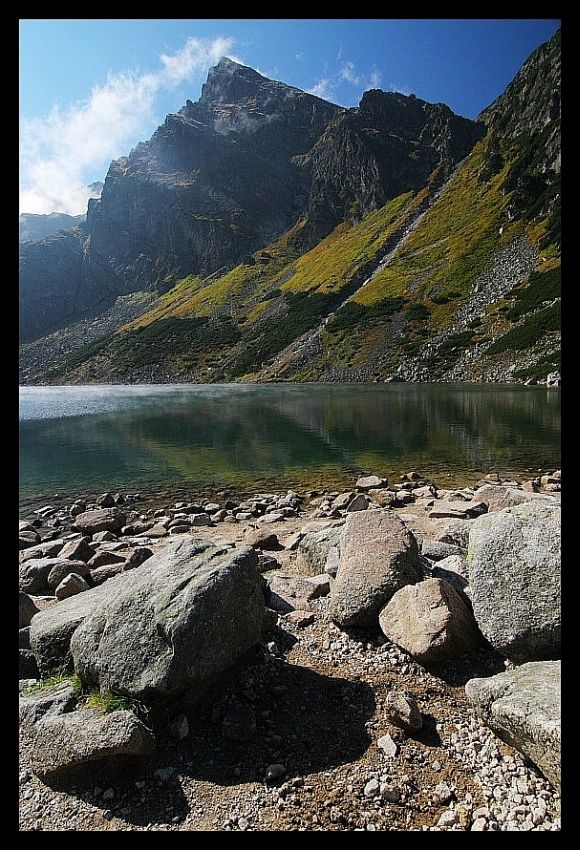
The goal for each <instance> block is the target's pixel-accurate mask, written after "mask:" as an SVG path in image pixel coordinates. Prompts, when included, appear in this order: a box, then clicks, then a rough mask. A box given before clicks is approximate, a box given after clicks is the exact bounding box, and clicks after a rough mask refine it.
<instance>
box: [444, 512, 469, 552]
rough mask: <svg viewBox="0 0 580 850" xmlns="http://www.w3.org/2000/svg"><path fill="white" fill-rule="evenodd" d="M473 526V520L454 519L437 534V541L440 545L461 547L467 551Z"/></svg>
mask: <svg viewBox="0 0 580 850" xmlns="http://www.w3.org/2000/svg"><path fill="white" fill-rule="evenodd" d="M472 524H473V520H471V519H453V520H451V522H448V523H447V524H446V525H445V527H444V528H443V529H442V530H441V531H440V532H439V534H437V536H436V537H435V540H437V541H438V542H440V543H450V544H451V545H452V546H459V548H460V549H467V547H468V545H469V530H470V528H471V526H472Z"/></svg>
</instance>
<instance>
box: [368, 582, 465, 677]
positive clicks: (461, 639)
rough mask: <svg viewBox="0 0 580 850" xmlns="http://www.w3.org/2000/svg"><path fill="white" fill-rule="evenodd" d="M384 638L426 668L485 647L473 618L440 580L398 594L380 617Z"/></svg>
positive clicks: (406, 589)
mask: <svg viewBox="0 0 580 850" xmlns="http://www.w3.org/2000/svg"><path fill="white" fill-rule="evenodd" d="M379 624H380V626H381V629H382V631H383V634H384V635H385V636H386V637H388V638H389V640H391V641H392V642H393V643H396V644H397V645H398V646H400V647H402V648H403V649H404V650H405V651H406V652H408V653H409V654H410V655H412V656H413V658H416V659H417V661H420V662H422V663H424V664H431V663H433V662H436V661H445V660H446V659H448V658H456V657H457V656H459V655H463V654H464V653H465V652H470V651H471V650H472V649H475V648H476V647H477V646H479V644H480V643H481V634H480V632H479V629H478V628H477V625H476V623H475V620H474V619H473V614H472V613H471V611H470V610H469V608H468V606H467V604H466V603H465V602H464V600H463V599H462V597H461V596H460V595H459V593H457V591H456V590H454V589H453V587H451V585H450V584H447V582H446V581H442V580H441V579H438V578H430V579H427V580H426V581H422V582H420V583H419V584H415V585H409V586H407V587H403V588H402V589H401V590H399V591H397V593H395V595H394V596H393V598H392V599H391V601H390V602H389V603H388V605H386V606H385V607H384V608H383V609H382V611H381V613H380V615H379Z"/></svg>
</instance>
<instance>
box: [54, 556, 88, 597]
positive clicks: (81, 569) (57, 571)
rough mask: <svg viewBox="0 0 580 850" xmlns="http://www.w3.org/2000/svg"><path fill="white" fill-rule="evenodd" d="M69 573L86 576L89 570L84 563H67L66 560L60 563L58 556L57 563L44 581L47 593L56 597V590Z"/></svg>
mask: <svg viewBox="0 0 580 850" xmlns="http://www.w3.org/2000/svg"><path fill="white" fill-rule="evenodd" d="M71 573H76V574H77V575H78V576H88V575H89V574H90V569H89V567H88V566H87V564H85V562H84V561H68V560H66V559H63V560H62V561H61V560H60V556H59V558H58V563H56V564H55V565H54V567H53V568H52V569H51V571H50V572H49V574H48V578H47V580H46V583H47V584H48V589H49V591H50V592H51V593H53V594H54V595H55V596H56V588H57V587H58V586H59V584H60V583H61V582H62V580H63V579H64V578H66V577H67V576H68V575H70V574H71Z"/></svg>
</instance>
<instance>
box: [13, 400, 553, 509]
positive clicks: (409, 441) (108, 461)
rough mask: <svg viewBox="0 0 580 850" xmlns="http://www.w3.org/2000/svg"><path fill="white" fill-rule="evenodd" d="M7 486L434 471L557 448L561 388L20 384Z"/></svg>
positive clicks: (113, 485)
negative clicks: (14, 464) (16, 473)
mask: <svg viewBox="0 0 580 850" xmlns="http://www.w3.org/2000/svg"><path fill="white" fill-rule="evenodd" d="M20 405H21V410H20V416H21V422H20V496H21V500H25V501H29V500H31V499H34V498H36V497H38V496H39V495H40V494H44V495H50V494H52V493H55V492H60V493H61V494H63V495H65V494H66V495H80V494H83V493H87V494H91V493H96V492H99V491H103V490H107V489H113V490H124V491H129V492H130V491H131V490H141V491H142V492H145V491H148V490H153V489H155V488H159V487H162V488H166V489H170V488H171V487H177V486H178V485H181V486H185V487H186V488H191V490H192V492H194V491H195V489H196V488H198V489H199V488H209V489H224V488H230V489H234V490H240V491H250V490H252V489H260V488H261V489H264V488H268V489H272V488H275V489H281V488H283V487H286V486H294V487H299V488H302V489H304V488H305V487H307V488H312V487H320V486H331V487H335V488H339V487H341V486H346V485H348V484H350V483H352V479H353V476H354V475H356V474H357V473H358V472H360V471H369V472H376V473H379V474H384V475H390V476H391V477H393V476H398V475H400V474H401V472H405V471H409V470H410V469H418V470H419V471H420V472H422V473H423V474H424V475H426V476H427V477H429V478H431V479H433V480H435V481H437V480H439V481H440V482H450V483H468V482H470V481H475V480H477V478H478V477H480V473H481V472H487V471H489V470H490V469H492V468H494V467H497V468H498V470H500V471H502V472H505V473H509V474H513V475H522V474H524V473H525V472H526V470H536V469H538V468H541V467H550V466H556V465H558V464H559V460H560V445H559V440H560V394H559V391H558V390H552V389H546V388H543V387H521V386H517V387H508V386H488V385H465V384H464V385H461V384H459V385H458V384H455V385H453V384H387V385H378V384H373V385H361V384H347V385H344V384H342V385H333V384H322V385H321V384H301V385H296V384H291V385H281V384H275V385H272V384H270V385H258V386H255V385H237V384H236V385H221V386H207V385H201V386H199V385H198V386H139V387H127V386H122V387H94V386H91V387H25V388H22V389H21V392H20Z"/></svg>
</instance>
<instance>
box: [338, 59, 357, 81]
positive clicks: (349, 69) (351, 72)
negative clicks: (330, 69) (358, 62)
mask: <svg viewBox="0 0 580 850" xmlns="http://www.w3.org/2000/svg"><path fill="white" fill-rule="evenodd" d="M340 79H341V80H346V82H347V83H352V85H353V86H358V85H359V83H360V76H359V75H358V74H357V73H356V70H355V67H354V62H345V63H344V65H343V66H342V68H341V69H340Z"/></svg>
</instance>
